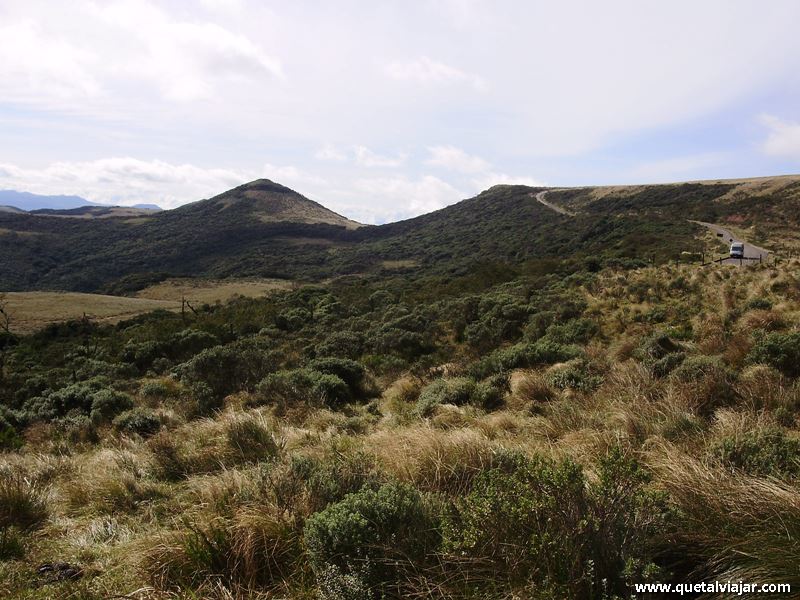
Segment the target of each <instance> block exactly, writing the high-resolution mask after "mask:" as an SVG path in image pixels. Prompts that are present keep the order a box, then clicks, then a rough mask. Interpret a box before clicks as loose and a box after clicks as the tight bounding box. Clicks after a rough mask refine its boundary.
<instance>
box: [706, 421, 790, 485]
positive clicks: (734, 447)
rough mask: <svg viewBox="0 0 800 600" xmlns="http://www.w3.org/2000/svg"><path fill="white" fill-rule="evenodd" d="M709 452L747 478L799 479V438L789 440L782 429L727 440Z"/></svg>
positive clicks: (752, 432)
mask: <svg viewBox="0 0 800 600" xmlns="http://www.w3.org/2000/svg"><path fill="white" fill-rule="evenodd" d="M712 452H713V454H714V455H715V456H716V457H717V458H719V459H720V460H721V461H722V462H723V464H725V465H727V466H729V467H731V468H733V469H739V470H741V471H744V472H745V473H748V474H750V475H758V476H772V477H785V478H795V477H798V476H800V439H797V438H790V437H788V436H787V435H786V433H785V432H784V431H783V430H781V429H767V430H761V431H751V432H748V433H746V434H744V435H741V436H736V437H726V438H724V439H722V440H720V441H719V442H718V443H717V444H716V445H715V446H714V448H713V450H712Z"/></svg>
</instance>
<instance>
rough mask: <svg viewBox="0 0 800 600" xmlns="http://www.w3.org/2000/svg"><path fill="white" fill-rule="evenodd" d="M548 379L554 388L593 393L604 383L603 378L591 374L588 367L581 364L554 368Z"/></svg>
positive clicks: (569, 364) (568, 364)
mask: <svg viewBox="0 0 800 600" xmlns="http://www.w3.org/2000/svg"><path fill="white" fill-rule="evenodd" d="M547 379H548V382H549V383H550V385H552V386H553V387H554V388H558V389H561V390H563V389H566V388H571V389H574V390H580V391H582V392H591V391H593V390H595V389H597V388H598V387H599V386H600V384H601V383H602V382H603V378H602V377H600V376H599V375H593V374H591V373H590V372H589V370H588V368H587V366H586V365H585V364H583V363H580V362H578V363H567V364H566V365H563V366H561V367H558V368H554V369H553V370H552V371H550V373H548V376H547Z"/></svg>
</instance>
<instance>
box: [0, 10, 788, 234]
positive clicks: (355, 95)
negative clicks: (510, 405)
mask: <svg viewBox="0 0 800 600" xmlns="http://www.w3.org/2000/svg"><path fill="white" fill-rule="evenodd" d="M797 23H800V2H797V1H796V0H785V1H784V0H770V1H769V2H764V1H763V0H758V1H749V0H748V1H744V0H703V1H702V2H698V1H697V0H691V1H684V0H671V1H670V2H663V1H658V2H656V1H652V0H635V1H627V0H606V1H604V2H596V1H594V0H585V1H579V0H559V1H557V2H556V1H551V2H543V1H539V0H527V1H504V0H494V1H486V2H484V1H482V0H405V1H397V2H395V1H392V0H380V1H377V2H376V1H374V0H372V1H363V2H362V1H355V0H337V2H322V1H318V2H311V1H306V0H295V1H293V2H285V1H284V2H271V1H269V0H197V1H190V0H169V1H166V0H164V1H159V2H151V1H146V0H94V1H85V0H71V1H70V2H62V1H57V0H52V1H42V0H0V40H2V43H1V44H0V189H16V190H21V191H29V192H34V193H41V194H77V195H81V196H83V197H85V198H87V199H89V200H92V201H95V202H100V203H106V204H136V203H156V204H159V205H160V206H162V207H164V208H173V207H176V206H179V205H181V204H184V203H187V202H192V201H196V200H199V199H202V198H208V197H211V196H214V195H216V194H218V193H221V192H223V191H225V190H227V189H230V188H231V187H234V186H236V185H239V184H241V183H244V182H247V181H250V180H253V179H257V178H260V177H266V178H268V179H272V180H274V181H277V182H280V183H282V184H284V185H287V186H289V187H291V188H293V189H295V190H297V191H298V192H300V193H302V194H303V195H305V196H307V197H309V198H311V199H313V200H316V201H318V202H320V203H322V204H324V205H325V206H327V207H328V208H330V209H332V210H335V211H336V212H339V213H341V214H343V215H345V216H347V217H350V218H353V219H355V220H358V221H361V222H364V223H383V222H388V221H394V220H398V219H403V218H408V217H412V216H415V215H418V214H422V213H425V212H429V211H432V210H436V209H439V208H442V207H444V206H446V205H449V204H452V203H454V202H457V201H459V200H462V199H464V198H468V197H471V196H474V195H475V194H477V193H478V192H480V191H482V190H484V189H486V188H488V187H491V186H492V185H495V184H499V183H522V184H528V185H547V186H556V187H559V186H580V185H593V184H596V185H601V184H624V183H663V182H670V181H685V180H694V179H717V178H737V177H751V176H766V175H778V174H789V173H798V172H800V35H798V34H797Z"/></svg>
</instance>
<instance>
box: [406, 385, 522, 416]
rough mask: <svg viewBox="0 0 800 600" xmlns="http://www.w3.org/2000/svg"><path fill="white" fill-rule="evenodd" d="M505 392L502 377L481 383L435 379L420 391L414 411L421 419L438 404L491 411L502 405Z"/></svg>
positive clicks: (506, 388) (505, 387)
mask: <svg viewBox="0 0 800 600" xmlns="http://www.w3.org/2000/svg"><path fill="white" fill-rule="evenodd" d="M507 391H508V379H507V378H506V377H505V376H503V375H498V376H494V377H490V378H489V379H487V380H485V381H481V382H475V381H473V380H472V379H470V378H468V377H454V378H451V379H437V380H436V381H434V382H433V383H430V384H428V385H427V386H426V387H425V388H423V389H422V391H421V392H420V394H419V397H418V398H417V403H416V406H415V409H414V410H415V412H416V413H417V414H418V415H420V416H423V417H427V416H430V415H431V414H432V413H433V411H434V410H435V409H436V407H437V406H439V405H440V404H454V405H456V406H461V405H464V404H472V405H474V406H478V407H480V408H483V409H486V410H491V409H494V408H497V407H498V406H500V404H502V402H503V396H504V395H505V393H506V392H507Z"/></svg>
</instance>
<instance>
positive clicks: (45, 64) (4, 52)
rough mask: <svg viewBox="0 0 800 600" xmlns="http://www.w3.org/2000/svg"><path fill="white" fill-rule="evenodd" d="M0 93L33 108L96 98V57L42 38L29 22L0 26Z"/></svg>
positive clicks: (38, 27)
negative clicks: (0, 42)
mask: <svg viewBox="0 0 800 600" xmlns="http://www.w3.org/2000/svg"><path fill="white" fill-rule="evenodd" d="M0 40H2V44H0V93H2V96H3V99H4V100H5V101H13V102H21V103H29V104H33V105H41V104H49V103H50V102H56V101H58V102H69V101H73V100H75V99H84V98H91V97H96V96H98V95H99V94H100V93H101V91H102V87H103V86H102V84H101V83H100V81H98V79H97V78H96V77H95V75H94V74H93V72H92V71H93V68H94V67H95V66H96V65H97V63H98V62H99V57H98V56H97V55H96V54H95V53H94V52H92V51H91V50H88V49H86V48H84V47H81V46H80V45H78V44H77V43H74V42H72V41H69V40H65V39H61V38H60V37H56V36H52V35H48V34H46V33H45V32H44V31H43V30H42V27H41V25H40V24H38V23H36V22H34V21H33V20H30V19H23V20H21V21H18V22H6V23H4V24H2V25H0Z"/></svg>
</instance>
